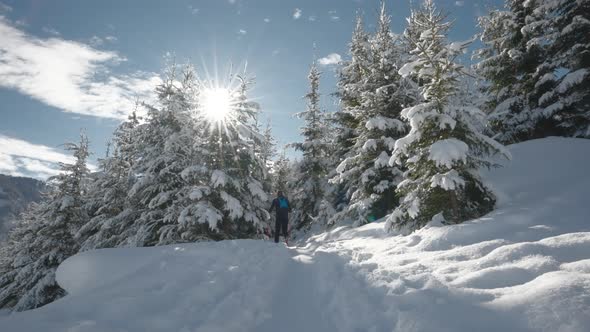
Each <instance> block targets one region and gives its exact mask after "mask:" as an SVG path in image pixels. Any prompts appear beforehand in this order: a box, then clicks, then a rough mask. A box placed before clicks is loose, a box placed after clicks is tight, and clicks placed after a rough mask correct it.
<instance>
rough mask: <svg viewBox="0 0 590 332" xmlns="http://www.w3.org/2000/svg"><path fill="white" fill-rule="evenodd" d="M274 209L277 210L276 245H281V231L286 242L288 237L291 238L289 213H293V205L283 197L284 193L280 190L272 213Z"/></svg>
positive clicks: (273, 204) (273, 203)
mask: <svg viewBox="0 0 590 332" xmlns="http://www.w3.org/2000/svg"><path fill="white" fill-rule="evenodd" d="M273 209H275V210H276V214H277V218H276V221H275V243H279V236H280V234H281V231H282V232H283V237H284V238H285V242H287V241H288V239H287V237H288V236H289V230H288V226H289V212H291V204H289V200H288V199H287V197H285V196H284V195H283V192H282V191H280V190H279V192H278V193H277V198H275V199H273V201H272V205H271V206H270V209H269V211H272V210H273Z"/></svg>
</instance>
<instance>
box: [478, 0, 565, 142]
mask: <svg viewBox="0 0 590 332" xmlns="http://www.w3.org/2000/svg"><path fill="white" fill-rule="evenodd" d="M536 6H537V1H536V0H532V1H526V2H524V1H520V0H506V4H505V7H506V9H505V10H494V11H492V12H490V14H489V15H488V16H485V17H482V18H480V26H481V27H482V29H483V31H482V35H481V40H482V42H483V44H484V45H485V46H484V47H483V48H482V49H480V50H479V51H478V52H477V57H479V58H480V59H481V61H480V62H479V63H478V64H477V69H478V72H479V74H480V75H481V76H482V77H484V78H485V79H486V80H487V82H486V83H487V86H485V87H484V91H485V92H486V93H487V94H488V96H489V101H488V103H487V105H486V112H487V113H489V120H490V124H491V126H492V130H493V132H495V133H496V136H495V137H496V138H497V139H498V140H499V141H500V142H502V143H515V142H520V141H523V140H528V139H533V138H539V137H545V136H548V135H557V134H558V131H559V130H558V129H557V128H558V123H557V122H556V121H555V119H552V118H551V117H550V116H547V114H546V112H545V110H544V106H546V105H547V102H549V99H547V96H546V95H545V93H546V92H547V91H550V90H551V89H553V88H554V87H555V85H556V77H555V76H554V75H553V71H554V68H552V66H551V64H550V63H548V62H546V61H545V59H546V58H547V56H548V53H547V47H546V45H545V42H544V41H543V39H544V36H543V34H544V31H542V29H540V25H539V24H538V23H539V20H540V17H539V15H538V14H537V13H535V11H534V9H535V8H536Z"/></svg>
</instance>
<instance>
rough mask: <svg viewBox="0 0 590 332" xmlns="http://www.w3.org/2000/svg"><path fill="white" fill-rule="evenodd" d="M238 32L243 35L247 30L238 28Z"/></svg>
mask: <svg viewBox="0 0 590 332" xmlns="http://www.w3.org/2000/svg"><path fill="white" fill-rule="evenodd" d="M238 34H240V35H242V36H245V35H246V34H248V31H246V30H244V29H240V30H238Z"/></svg>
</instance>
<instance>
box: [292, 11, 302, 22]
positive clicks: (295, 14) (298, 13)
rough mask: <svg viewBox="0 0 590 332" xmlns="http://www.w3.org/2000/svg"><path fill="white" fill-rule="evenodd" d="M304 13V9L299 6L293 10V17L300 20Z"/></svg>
mask: <svg viewBox="0 0 590 332" xmlns="http://www.w3.org/2000/svg"><path fill="white" fill-rule="evenodd" d="M301 15H303V11H302V10H301V9H299V8H295V12H293V19H295V20H298V19H299V18H301Z"/></svg>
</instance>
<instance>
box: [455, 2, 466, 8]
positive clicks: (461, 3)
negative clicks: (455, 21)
mask: <svg viewBox="0 0 590 332" xmlns="http://www.w3.org/2000/svg"><path fill="white" fill-rule="evenodd" d="M464 4H465V1H455V6H457V7H463V5H464Z"/></svg>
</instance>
